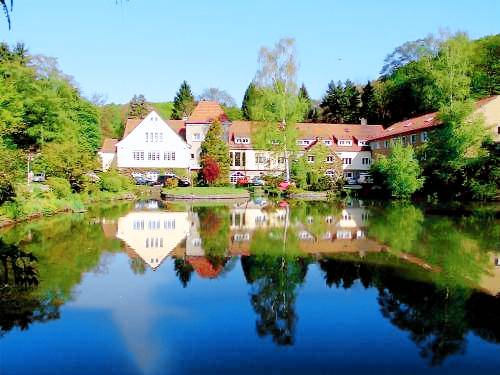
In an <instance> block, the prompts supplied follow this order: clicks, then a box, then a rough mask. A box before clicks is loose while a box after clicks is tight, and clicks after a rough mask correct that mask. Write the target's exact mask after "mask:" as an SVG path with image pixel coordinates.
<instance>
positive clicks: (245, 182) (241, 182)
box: [236, 176, 250, 186]
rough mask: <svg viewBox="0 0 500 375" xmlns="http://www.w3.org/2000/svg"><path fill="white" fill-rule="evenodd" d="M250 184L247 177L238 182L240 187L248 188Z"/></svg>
mask: <svg viewBox="0 0 500 375" xmlns="http://www.w3.org/2000/svg"><path fill="white" fill-rule="evenodd" d="M249 183H250V179H249V178H248V177H246V176H245V177H241V178H239V179H238V181H237V182H236V184H237V185H238V186H247V185H248V184H249Z"/></svg>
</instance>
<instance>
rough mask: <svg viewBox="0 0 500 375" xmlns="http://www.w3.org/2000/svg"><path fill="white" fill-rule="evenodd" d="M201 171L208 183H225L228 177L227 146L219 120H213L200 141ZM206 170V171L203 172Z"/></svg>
mask: <svg viewBox="0 0 500 375" xmlns="http://www.w3.org/2000/svg"><path fill="white" fill-rule="evenodd" d="M201 160H202V163H201V165H202V171H203V175H204V178H205V181H206V182H207V183H208V184H209V185H217V184H224V183H227V181H228V178H229V168H230V163H231V161H230V160H229V147H228V145H227V142H226V141H225V139H224V131H223V129H222V125H221V123H220V121H218V120H215V121H214V122H213V123H212V124H210V127H209V129H208V132H207V135H206V136H205V139H204V141H203V142H202V143H201ZM205 172H206V173H205Z"/></svg>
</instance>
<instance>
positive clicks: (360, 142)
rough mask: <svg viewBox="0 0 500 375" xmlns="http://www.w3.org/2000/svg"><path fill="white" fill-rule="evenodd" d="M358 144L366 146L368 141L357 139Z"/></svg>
mask: <svg viewBox="0 0 500 375" xmlns="http://www.w3.org/2000/svg"><path fill="white" fill-rule="evenodd" d="M358 146H368V141H358Z"/></svg>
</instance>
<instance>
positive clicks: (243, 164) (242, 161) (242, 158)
mask: <svg viewBox="0 0 500 375" xmlns="http://www.w3.org/2000/svg"><path fill="white" fill-rule="evenodd" d="M241 165H242V166H246V165H247V160H246V155H245V153H244V152H242V153H241Z"/></svg>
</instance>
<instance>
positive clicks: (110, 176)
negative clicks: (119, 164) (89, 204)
mask: <svg viewBox="0 0 500 375" xmlns="http://www.w3.org/2000/svg"><path fill="white" fill-rule="evenodd" d="M100 182H101V190H102V191H109V192H111V193H118V192H120V191H124V190H128V189H129V188H130V186H131V182H130V180H129V178H128V177H125V176H122V175H120V174H118V173H116V172H106V173H103V174H101V180H100Z"/></svg>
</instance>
